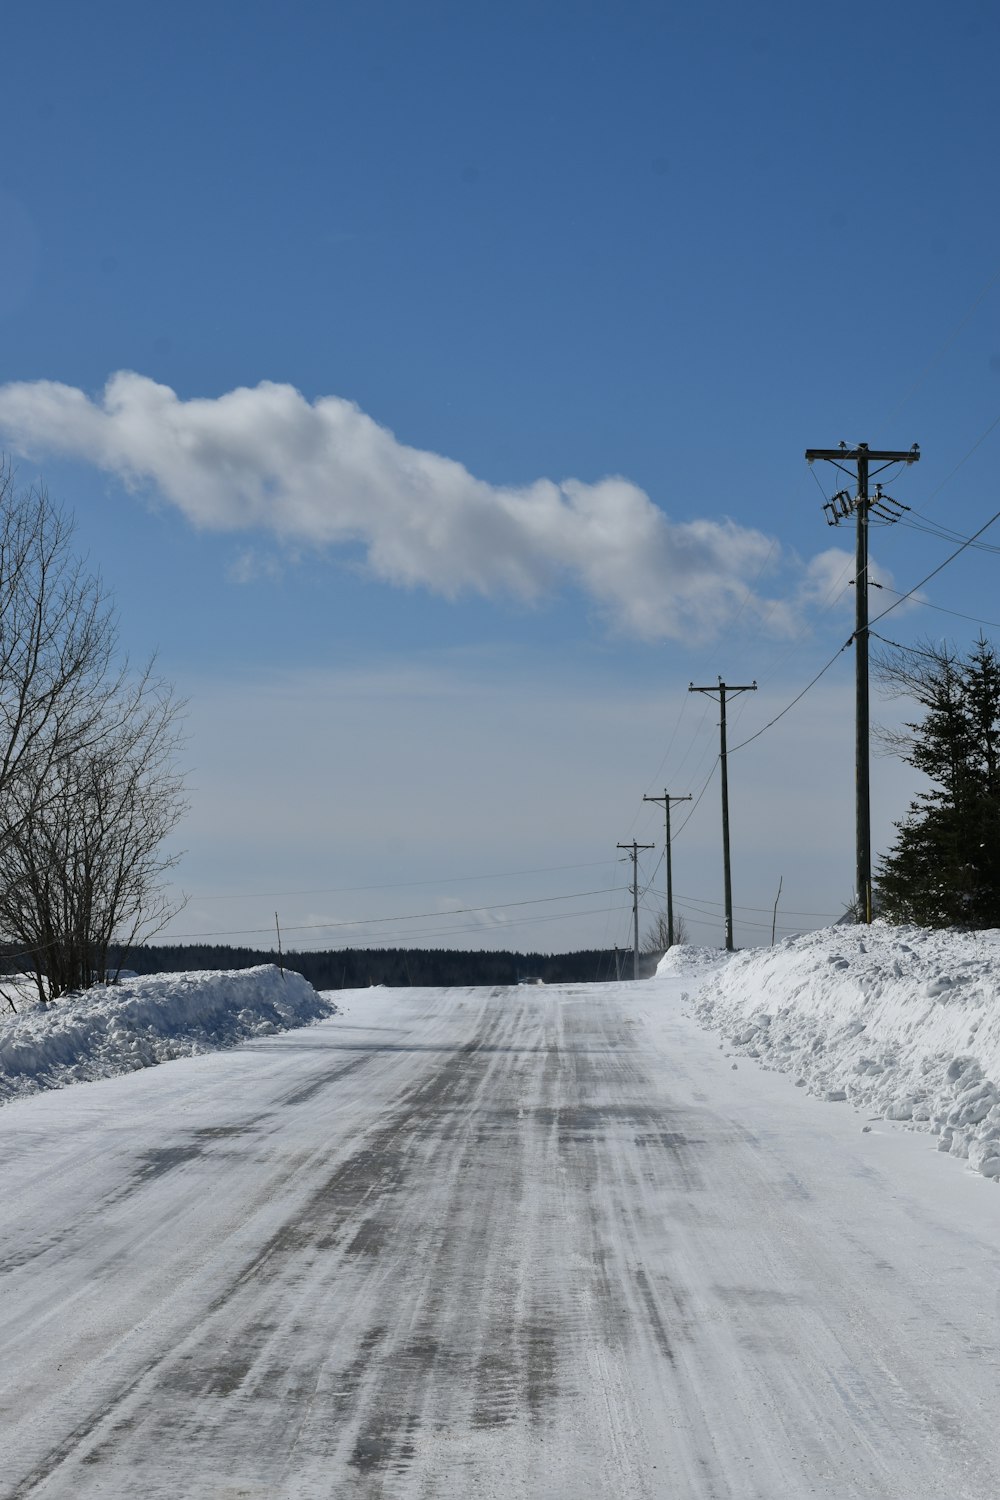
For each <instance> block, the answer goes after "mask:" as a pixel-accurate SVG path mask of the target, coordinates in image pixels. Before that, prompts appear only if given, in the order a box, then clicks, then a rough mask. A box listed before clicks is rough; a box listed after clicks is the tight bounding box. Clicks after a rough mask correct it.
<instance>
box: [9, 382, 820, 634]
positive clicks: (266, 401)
mask: <svg viewBox="0 0 1000 1500" xmlns="http://www.w3.org/2000/svg"><path fill="white" fill-rule="evenodd" d="M0 431H2V433H3V435H4V438H5V440H6V442H7V444H8V445H10V446H12V447H13V448H14V449H15V450H16V451H18V452H21V453H24V454H31V455H37V454H41V453H44V452H50V453H57V454H61V455H65V456H68V457H71V458H74V459H78V460H83V461H86V462H88V463H91V464H94V465H96V466H97V467H98V468H100V469H102V470H104V471H106V472H108V473H112V474H114V475H116V476H117V477H118V478H119V479H120V480H122V481H123V482H124V483H126V484H127V485H129V486H130V487H139V486H142V485H151V486H153V487H155V489H156V490H157V491H158V492H159V493H160V494H161V495H163V496H165V497H166V498H167V499H168V500H169V501H171V502H172V503H173V504H174V505H176V506H177V507H178V508H179V509H180V510H181V511H182V512H183V514H184V515H185V516H186V517H187V519H188V520H189V521H190V522H191V523H192V524H193V525H195V526H198V527H203V528H206V529H210V530H215V531H232V532H247V531H249V532H257V533H261V532H264V533H271V534H272V535H274V536H275V537H277V538H278V539H279V540H280V541H281V542H282V543H283V544H286V545H288V544H305V545H310V546H315V547H325V546H336V545H338V544H345V543H361V544H362V545H364V546H365V547H366V548H367V560H368V566H369V568H370V569H371V571H372V573H373V574H374V575H375V576H377V577H378V578H381V579H383V580H385V581H387V582H389V583H393V584H397V585H404V586H410V587H422V588H426V589H429V590H431V591H432V592H434V593H437V594H441V595H444V596H446V597H449V598H451V597H455V596H458V595H460V594H463V593H469V592H474V593H480V594H483V595H487V596H497V595H510V596H513V597H515V598H517V599H520V600H523V601H535V600H539V599H541V598H544V597H546V596H549V595H551V594H552V593H553V592H554V591H555V590H556V589H557V588H559V587H560V586H561V585H565V584H566V583H569V584H571V585H575V586H576V587H578V588H580V589H582V590H583V592H584V593H585V594H586V595H587V596H588V597H589V598H590V599H591V600H592V601H593V602H594V603H595V604H596V605H597V607H598V608H599V609H600V611H601V612H602V614H604V615H605V616H606V618H607V619H608V620H609V621H610V623H611V624H612V625H613V626H614V627H615V628H617V629H619V630H621V631H624V632H626V633H628V634H630V635H633V636H636V637H639V638H642V639H647V640H656V639H662V638H664V637H673V638H676V639H684V640H687V641H697V640H708V639H710V638H711V637H712V636H713V635H715V634H716V633H717V632H718V631H719V630H720V629H721V628H722V627H723V626H724V625H725V624H726V623H727V622H728V621H730V620H731V619H732V618H733V617H734V615H736V614H743V615H749V616H751V617H754V618H756V619H758V620H759V621H761V622H762V623H765V624H766V625H767V628H768V629H769V630H771V631H772V632H773V633H775V634H787V633H788V632H789V631H790V630H792V629H794V628H795V625H796V619H795V612H794V611H793V610H790V609H789V607H788V606H787V605H785V604H784V603H780V602H778V603H776V602H775V601H773V600H768V599H764V598H761V597H760V596H759V595H758V594H757V592H756V584H757V580H758V578H759V577H760V576H762V575H763V574H764V573H766V572H767V570H768V567H774V566H775V565H776V564H777V563H778V561H779V560H780V549H779V548H778V547H777V545H776V544H775V542H774V541H773V539H772V538H769V537H767V536H765V535H764V534H763V533H761V532H759V531H756V530H754V529H750V528H747V527H744V526H740V525H738V524H737V523H736V522H734V521H731V520H726V519H723V520H721V521H714V520H697V521H682V522H674V521H671V520H670V519H669V518H668V517H667V516H666V515H665V513H664V512H663V511H662V510H660V509H659V508H658V507H657V506H656V505H654V504H653V502H652V500H651V499H650V498H649V496H648V495H646V494H645V493H644V491H642V490H641V489H639V488H638V487H637V486H636V485H634V484H632V483H631V482H630V481H629V480H627V479H624V478H621V477H618V476H611V477H608V478H605V479H602V480H600V481H599V482H598V483H596V484H586V483H583V482H581V481H579V480H575V479H566V480H563V481H562V482H561V483H555V482H553V481H551V480H547V479H540V480H537V481H535V482H534V483H533V484H530V485H527V486H524V487H522V488H508V487H504V486H495V485H490V484H487V483H485V482H484V481H482V480H480V479H477V478H476V477H475V476H474V475H473V474H470V473H469V471H468V470H467V469H466V468H464V467H463V466H462V465H461V464H459V463H456V462H455V461H454V460H452V459H449V458H445V457H443V456H441V455H440V454H436V453H430V452H425V451H423V450H421V449H417V448H411V447H407V446H406V445H405V444H402V443H400V442H398V441H397V440H396V438H395V437H394V436H393V434H392V433H391V432H390V431H389V430H388V429H387V428H385V427H381V426H379V424H378V423H377V422H375V421H373V420H372V418H371V417H369V416H367V415H366V414H365V413H364V412H363V411H361V410H360V409H359V408H358V407H357V406H355V405H354V404H353V403H352V402H350V401H345V400H342V399H341V398H339V397H336V396H325V397H322V398H320V399H319V400H317V401H315V402H313V403H310V402H308V401H307V400H306V399H305V398H304V397H303V396H302V395H301V394H300V393H299V392H298V391H296V390H295V389H294V388H293V387H291V386H288V385H276V384H273V383H271V382H266V381H265V382H262V383H261V384H260V385H258V386H256V387H254V388H253V389H248V388H242V389H238V390H234V391H230V392H228V393H226V394H225V395H222V396H219V397H216V398H214V399H195V400H187V401H185V400H181V399H180V398H179V397H178V396H177V395H176V393H175V392H174V391H173V390H171V389H170V388H169V387H168V386H163V385H158V384H157V383H156V382H155V381H152V380H150V379H148V378H146V377H145V376H142V375H138V374H134V373H131V372H129V371H120V372H119V373H118V374H116V375H114V376H112V378H111V379H110V380H109V381H108V383H107V385H106V387H105V389H104V392H103V394H102V395H101V396H100V398H98V399H96V400H92V399H91V398H89V397H88V396H87V395H86V394H85V393H84V392H83V391H81V390H78V389H76V388H75V387H73V386H67V385H62V384H59V383H57V382H54V381H31V382H15V383H11V384H8V385H5V386H0ZM237 571H238V573H240V574H241V575H242V576H250V575H251V574H252V572H253V567H252V566H244V567H242V568H241V569H238V570H237Z"/></svg>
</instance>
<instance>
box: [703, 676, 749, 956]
mask: <svg viewBox="0 0 1000 1500" xmlns="http://www.w3.org/2000/svg"><path fill="white" fill-rule="evenodd" d="M756 691H757V684H756V683H755V682H751V683H747V684H745V685H743V686H739V687H735V686H733V684H732V683H728V682H723V680H722V678H721V677H720V678H719V683H718V686H717V687H695V685H694V683H693V682H692V683H691V684H690V685H689V687H688V692H689V693H707V694H708V696H709V697H710V698H714V697H715V696H716V694H718V700H717V701H718V704H719V708H720V709H721V715H720V718H719V745H720V748H719V764H720V766H721V767H722V876H723V880H724V883H725V897H726V952H727V953H732V952H733V949H734V944H733V880H732V873H731V871H730V867H729V769H728V765H727V752H726V694H727V693H730V694H732V695H733V696H735V695H736V694H737V693H755V692H756Z"/></svg>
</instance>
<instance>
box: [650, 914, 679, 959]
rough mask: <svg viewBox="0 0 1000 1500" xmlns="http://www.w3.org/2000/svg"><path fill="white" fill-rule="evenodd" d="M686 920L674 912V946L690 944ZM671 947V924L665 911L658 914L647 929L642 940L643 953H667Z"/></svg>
mask: <svg viewBox="0 0 1000 1500" xmlns="http://www.w3.org/2000/svg"><path fill="white" fill-rule="evenodd" d="M688 940H689V939H688V932H687V927H686V925H685V922H684V918H683V917H681V916H678V914H677V913H676V912H674V944H675V945H676V944H677V943H686V942H688ZM669 947H670V923H669V922H668V921H667V914H666V912H665V911H661V912H657V914H656V918H655V920H654V921H653V922H651V923H650V925H649V926H648V927H647V929H646V935H645V937H644V938H643V940H642V952H643V953H665V952H666V951H667V949H668V948H669Z"/></svg>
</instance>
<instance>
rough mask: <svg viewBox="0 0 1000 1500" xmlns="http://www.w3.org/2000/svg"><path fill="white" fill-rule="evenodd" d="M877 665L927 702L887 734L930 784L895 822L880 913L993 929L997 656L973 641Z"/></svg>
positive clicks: (880, 881) (999, 915) (890, 680)
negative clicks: (958, 651) (964, 650)
mask: <svg viewBox="0 0 1000 1500" xmlns="http://www.w3.org/2000/svg"><path fill="white" fill-rule="evenodd" d="M877 670H878V673H879V675H880V677H881V678H882V680H883V681H884V682H886V683H887V684H888V686H889V689H890V691H891V692H894V693H895V694H896V695H903V694H905V695H907V696H909V697H912V698H914V699H915V700H916V701H917V702H918V703H919V704H920V705H921V706H922V707H923V708H924V709H925V714H924V717H923V719H922V721H921V722H919V723H914V724H907V725H906V726H905V731H906V732H905V733H903V734H898V735H895V736H890V737H889V738H890V741H891V742H892V743H893V745H894V748H895V749H896V751H897V753H899V754H900V755H901V757H902V759H903V760H904V761H906V762H907V764H909V765H912V766H915V767H916V769H917V770H919V771H922V772H923V773H924V775H925V776H927V778H928V779H929V781H930V782H931V789H930V791H927V792H921V793H920V794H919V795H918V796H917V797H916V798H915V800H914V801H913V802H912V803H911V804H910V808H909V810H908V812H907V815H906V817H905V818H904V819H903V820H902V821H901V822H899V823H897V824H896V828H897V830H898V837H897V839H896V842H895V844H894V845H893V847H892V848H891V849H890V850H889V852H888V853H887V854H886V855H885V856H884V858H883V859H882V861H881V864H880V867H879V870H878V872H877V886H878V903H879V910H880V912H881V914H882V915H883V916H886V917H888V918H889V920H890V921H899V922H915V923H918V924H919V925H921V926H926V927H950V926H955V927H997V926H1000V660H998V658H997V655H996V652H995V650H994V648H993V646H992V645H991V644H990V643H989V642H988V641H986V640H984V639H982V638H980V639H979V641H978V642H977V643H976V645H975V647H974V648H973V650H972V651H971V652H970V654H969V656H968V658H967V659H966V660H964V661H963V660H960V659H959V658H958V657H957V656H955V655H954V654H953V653H952V652H951V651H949V650H948V649H947V648H946V647H938V646H934V645H933V644H929V643H928V644H926V645H924V646H921V647H914V648H910V649H909V650H903V651H900V652H899V654H898V655H897V656H895V657H892V658H888V659H882V660H881V661H879V662H878V664H877Z"/></svg>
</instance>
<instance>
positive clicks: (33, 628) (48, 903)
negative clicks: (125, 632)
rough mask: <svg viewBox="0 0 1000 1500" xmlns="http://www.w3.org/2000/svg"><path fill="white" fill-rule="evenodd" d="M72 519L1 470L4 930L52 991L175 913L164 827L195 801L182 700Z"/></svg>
mask: <svg viewBox="0 0 1000 1500" xmlns="http://www.w3.org/2000/svg"><path fill="white" fill-rule="evenodd" d="M72 530H73V528H72V523H71V522H70V521H69V520H68V518H67V517H66V516H65V515H64V513H62V512H60V511H58V510H56V509H55V508H54V507H53V506H52V505H51V504H50V502H49V500H48V498H47V497H46V496H45V494H44V492H41V491H35V490H31V491H25V492H21V493H17V492H16V491H15V489H14V486H13V482H12V478H11V474H10V470H9V469H6V468H5V469H2V470H0V607H2V624H0V937H2V939H3V940H4V941H5V942H6V943H7V944H8V945H13V946H15V947H16V948H17V949H19V950H20V953H21V956H22V960H25V959H26V960H28V961H29V962H30V965H31V967H32V968H33V970H34V973H35V978H36V983H37V986H38V990H39V995H40V996H41V998H43V999H46V998H48V999H53V998H55V997H56V996H58V995H60V994H63V993H65V992H66V991H67V990H69V989H79V988H85V987H87V986H88V985H90V984H92V983H94V982H95V981H98V980H101V979H104V978H105V977H107V975H108V958H109V950H110V948H111V945H112V944H115V945H117V946H120V947H121V948H123V949H125V950H127V948H128V947H129V946H130V945H131V944H132V943H134V942H136V941H138V940H139V939H140V938H141V937H149V936H151V935H152V934H153V932H155V931H157V930H159V928H160V927H161V926H162V925H163V923H164V921H165V920H166V919H167V918H168V917H169V916H171V915H172V914H173V911H174V910H175V908H174V907H172V906H171V905H170V903H169V902H168V901H167V900H166V898H165V895H164V892H163V887H162V877H163V875H164V874H165V872H166V871H167V870H168V869H169V868H170V867H171V865H172V864H173V863H174V862H175V858H176V856H172V855H169V854H167V853H165V852H164V851H163V840H164V839H165V838H166V836H167V835H168V834H169V833H170V832H171V831H172V829H173V828H174V827H175V826H176V824H177V821H178V819H179V818H180V816H181V814H182V812H183V810H184V805H185V804H184V800H183V785H182V780H181V777H180V775H179V773H178V772H177V771H176V769H175V760H176V754H177V751H178V746H179V738H180V735H179V715H180V706H179V705H178V703H177V702H176V700H175V699H174V697H173V694H172V693H171V691H170V689H169V688H168V687H167V686H166V684H164V683H162V682H160V681H158V680H156V679H155V678H154V677H153V675H152V672H151V670H150V669H147V670H146V671H145V672H143V673H140V674H139V675H138V677H134V676H133V675H132V674H131V673H130V671H129V667H128V662H127V661H121V662H119V661H118V660H117V655H116V648H117V624H116V620H115V616H114V613H113V611H112V609H111V606H110V602H109V600H108V597H107V595H106V594H105V592H104V589H103V586H102V585H101V583H100V581H99V580H98V579H96V578H95V577H94V576H93V575H91V574H90V573H88V572H87V570H86V569H85V567H84V566H83V565H82V564H81V563H80V562H79V561H78V560H77V559H76V558H75V557H74V556H73V553H72V550H71V538H72Z"/></svg>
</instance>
